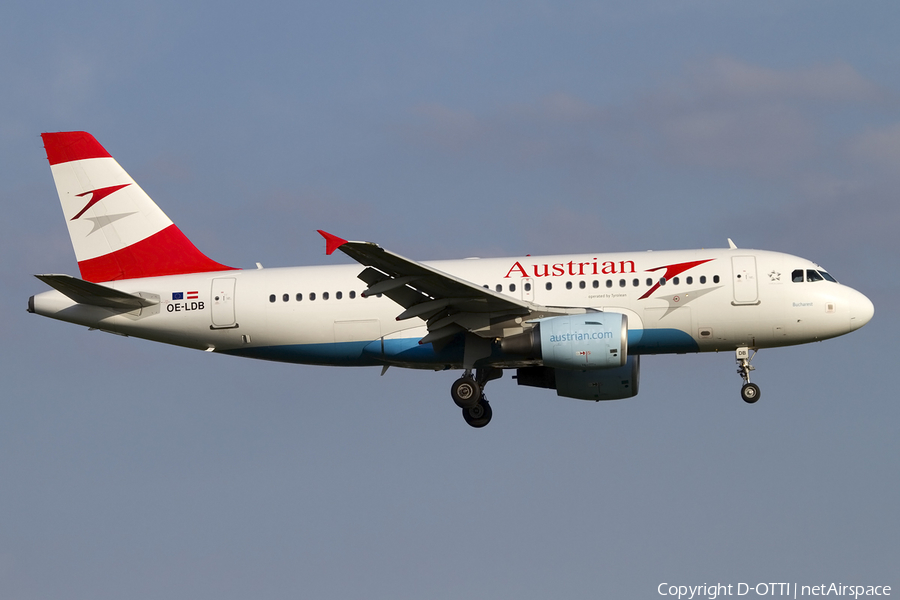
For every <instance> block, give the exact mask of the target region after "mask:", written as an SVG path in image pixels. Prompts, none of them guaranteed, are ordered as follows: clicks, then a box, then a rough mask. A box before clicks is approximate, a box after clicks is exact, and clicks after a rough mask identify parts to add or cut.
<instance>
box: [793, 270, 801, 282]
mask: <svg viewBox="0 0 900 600" xmlns="http://www.w3.org/2000/svg"><path fill="white" fill-rule="evenodd" d="M791 281H793V282H794V283H803V269H797V270H795V271H794V272H793V273H791Z"/></svg>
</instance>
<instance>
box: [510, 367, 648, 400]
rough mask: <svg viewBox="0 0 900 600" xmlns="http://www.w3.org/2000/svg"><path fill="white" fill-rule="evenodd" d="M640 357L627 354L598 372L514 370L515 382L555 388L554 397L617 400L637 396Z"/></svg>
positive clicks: (542, 369)
mask: <svg viewBox="0 0 900 600" xmlns="http://www.w3.org/2000/svg"><path fill="white" fill-rule="evenodd" d="M640 359H641V357H640V356H629V357H628V360H627V361H626V362H625V365H624V366H621V367H617V368H614V369H604V370H602V371H571V370H568V369H551V368H548V367H528V368H525V369H517V370H516V381H517V382H518V384H519V385H528V386H532V387H540V388H547V389H551V390H556V395H557V396H564V397H566V398H577V399H578V400H598V401H599V400H621V399H622V398H633V397H634V396H637V393H638V386H639V384H640V379H641V360H640Z"/></svg>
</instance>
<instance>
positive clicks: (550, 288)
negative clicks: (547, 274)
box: [544, 281, 553, 291]
mask: <svg viewBox="0 0 900 600" xmlns="http://www.w3.org/2000/svg"><path fill="white" fill-rule="evenodd" d="M544 287H545V288H547V290H548V291H549V290H552V289H553V284H552V283H550V282H549V281H548V282H547V285H545V286H544Z"/></svg>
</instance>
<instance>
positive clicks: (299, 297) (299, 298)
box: [297, 294, 303, 302]
mask: <svg viewBox="0 0 900 600" xmlns="http://www.w3.org/2000/svg"><path fill="white" fill-rule="evenodd" d="M301 300H303V294H297V302H300V301H301Z"/></svg>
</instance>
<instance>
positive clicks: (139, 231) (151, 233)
mask: <svg viewBox="0 0 900 600" xmlns="http://www.w3.org/2000/svg"><path fill="white" fill-rule="evenodd" d="M41 137H42V138H43V140H44V149H46V151H47V160H49V161H50V170H51V171H52V172H53V180H54V181H55V182H56V190H57V191H58V192H59V201H60V202H61V203H62V209H63V214H64V215H65V217H66V224H67V225H68V226H69V236H70V237H71V238H72V246H73V247H74V248H75V258H76V259H77V260H78V268H79V269H80V270H81V277H82V279H85V280H87V281H93V282H100V281H112V280H115V279H135V278H139V277H156V276H160V275H179V274H183V273H202V272H206V271H224V270H230V269H232V267H226V266H225V265H220V264H219V263H217V262H215V261H214V260H211V259H209V258H208V257H207V256H206V255H204V254H203V253H202V252H200V251H199V250H197V247H196V246H194V244H192V243H191V241H190V240H189V239H187V237H185V235H184V234H183V233H181V230H179V229H178V227H176V226H175V224H174V223H172V221H171V220H170V219H169V217H167V216H166V215H165V213H163V211H161V210H160V209H159V207H158V206H157V205H156V203H155V202H153V200H151V199H150V196H148V195H147V194H146V193H145V192H144V190H142V189H141V188H140V186H139V185H138V184H136V183H135V182H134V180H133V179H132V178H131V177H130V176H129V175H128V173H126V172H125V169H123V168H122V167H120V166H119V163H117V162H116V161H115V159H114V158H113V157H112V156H110V154H109V153H108V152H107V151H106V150H105V149H104V148H103V146H101V145H100V144H99V143H98V142H97V140H95V139H94V137H93V136H92V135H91V134H89V133H85V132H83V131H68V132H62V133H43V134H41Z"/></svg>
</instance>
